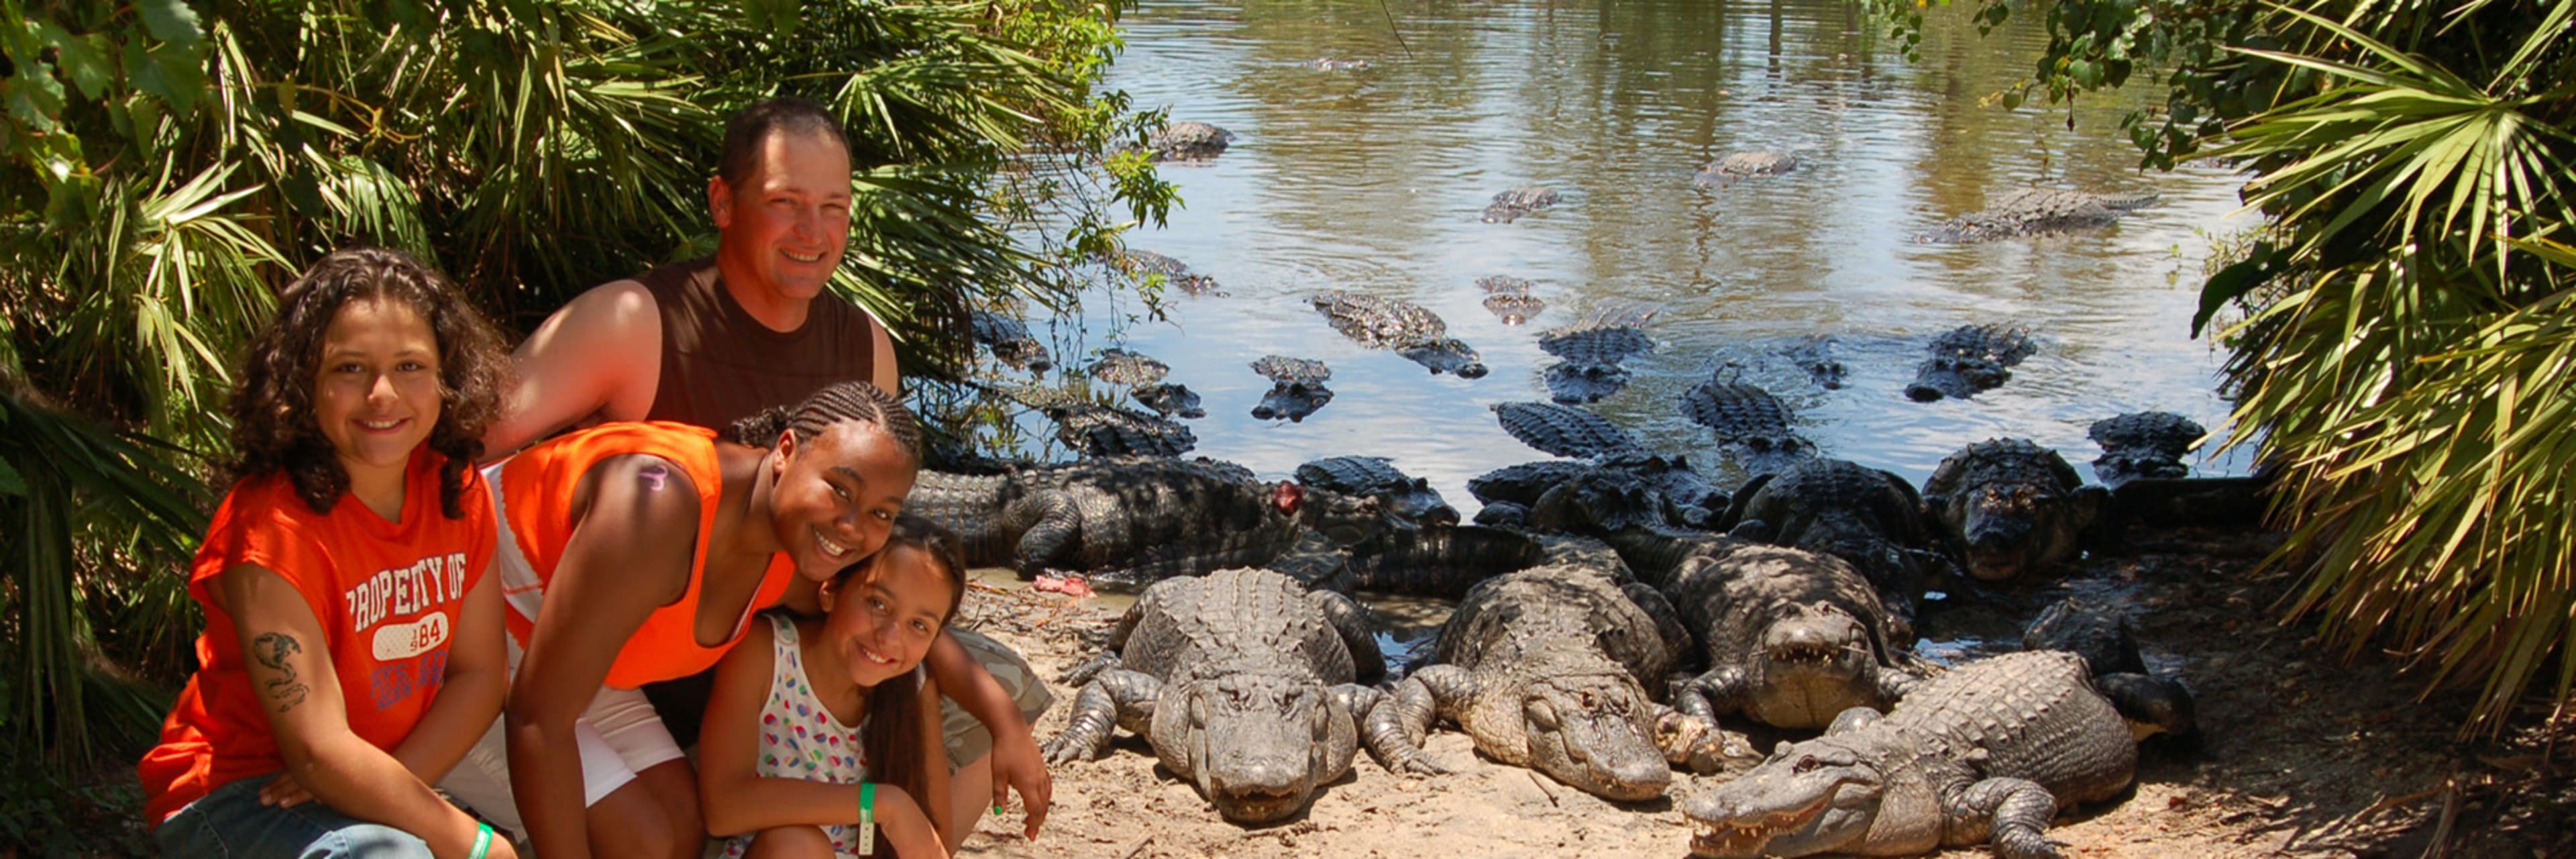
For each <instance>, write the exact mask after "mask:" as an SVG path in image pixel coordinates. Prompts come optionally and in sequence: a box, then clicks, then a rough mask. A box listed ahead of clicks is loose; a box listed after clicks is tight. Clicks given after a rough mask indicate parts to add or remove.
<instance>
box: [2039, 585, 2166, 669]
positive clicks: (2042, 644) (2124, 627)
mask: <svg viewBox="0 0 2576 859" xmlns="http://www.w3.org/2000/svg"><path fill="white" fill-rule="evenodd" d="M2021 649H2023V650H2062V651H2065V652H2068V653H2072V654H2075V655H2077V656H2081V657H2083V658H2084V664H2085V666H2086V667H2087V668H2088V669H2090V670H2091V671H2092V673H2093V674H2094V675H2096V676H2099V675H2103V674H2145V673H2147V659H2146V657H2145V656H2144V655H2143V654H2140V653H2139V652H2138V640H2137V637H2136V631H2135V630H2134V629H2133V628H2132V627H2131V625H2130V622H2129V616H2128V614H2127V613H2125V612H2121V611H2119V610H2117V609H2115V608H2113V607H2111V606H2109V605H2106V604H2103V603H2101V602H2098V601H2094V600H2085V599H2078V598H2076V597H2067V598H2065V599H2062V600H2058V601H2056V602H2053V603H2049V604H2048V607H2047V608H2044V609H2041V610H2040V612H2039V616H2038V617H2035V618H2032V619H2031V621H2030V625H2029V626H2027V627H2023V628H2022V631H2021Z"/></svg>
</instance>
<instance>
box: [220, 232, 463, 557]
mask: <svg viewBox="0 0 2576 859" xmlns="http://www.w3.org/2000/svg"><path fill="white" fill-rule="evenodd" d="M370 299H391V300H394V301H399V302H402V303H403V304H405V305H408V306H410V307H411V309H412V311H413V312H415V313H419V314H420V315H421V318H423V319H426V320H428V321H429V328H430V331H431V332H432V333H433V334H435V335H436V336H437V338H438V400H439V410H438V424H437V425H436V426H433V427H431V428H430V431H429V441H428V442H427V444H428V445H429V448H430V449H431V450H434V451H437V452H439V453H442V454H445V455H446V456H447V462H445V463H444V464H442V465H441V466H440V468H439V472H438V500H439V508H440V512H442V513H444V514H446V516H447V518H449V519H459V518H463V517H464V516H465V509H464V505H463V503H462V501H463V496H464V492H465V473H466V471H467V470H468V469H471V468H473V467H474V460H475V459H476V458H478V457H480V456H482V455H483V430H484V428H485V427H488V426H490V425H491V423H492V421H493V419H494V418H497V417H499V416H500V411H501V393H502V391H503V390H504V389H505V388H506V387H507V386H508V384H509V378H510V356H509V353H508V352H507V351H505V350H504V349H502V347H501V337H500V335H499V334H498V333H496V332H495V331H493V329H492V324H491V323H490V322H487V321H485V320H484V319H483V315H482V314H481V313H479V312H477V311H476V310H475V309H474V306H473V305H472V304H470V303H468V302H467V301H466V300H465V298H464V297H463V296H461V295H459V294H457V291H456V288H455V287H454V286H453V285H452V284H450V283H449V282H448V280H447V278H446V276H444V275H441V274H439V273H438V270H436V269H433V268H431V267H429V266H427V265H423V264H422V263H421V262H420V261H419V260H416V259H413V258H412V257H411V255H409V254H405V253H403V252H401V251H395V250H387V249H384V248H349V249H346V250H341V251H338V252H335V253H333V254H331V255H330V256H326V257H323V258H322V260H321V261H320V262H316V263H314V264H313V267H312V268H310V269H307V270H306V271H305V272H304V275H303V276H302V277H299V278H296V279H295V282H294V283H292V284H289V285H288V286H287V287H286V290H285V291H284V292H282V293H279V294H278V297H277V318H275V319H274V320H271V321H270V322H269V325H268V327H266V328H263V329H261V330H260V332H259V334H258V336H256V337H253V338H252V339H251V342H250V350H249V352H248V354H246V355H245V356H244V357H243V360H242V364H243V366H242V373H241V383H240V384H239V385H238V386H237V387H235V388H234V389H233V404H232V416H233V455H234V457H235V458H234V460H233V465H232V476H233V479H234V480H237V481H238V480H246V479H249V478H253V477H259V476H263V475H266V474H268V473H270V472H273V471H284V472H286V476H287V478H288V479H289V480H292V481H294V482H295V494H296V495H298V496H301V497H303V499H304V503H305V504H306V505H308V506H310V507H312V508H313V512H315V513H329V512H331V507H332V506H333V505H334V504H335V503H337V502H338V501H339V500H340V496H341V494H343V493H345V492H347V491H348V490H349V472H348V470H347V469H344V468H342V467H341V466H340V458H339V455H338V454H337V452H336V451H334V450H333V449H332V447H331V441H330V439H328V438H325V437H324V436H323V435H322V427H321V425H320V424H318V423H316V422H315V421H314V418H313V378H314V375H315V374H316V373H318V372H320V369H321V362H322V336H323V334H324V332H326V331H328V330H330V328H331V319H332V317H334V316H336V315H338V313H339V311H340V306H341V305H344V304H348V303H349V302H352V301H358V300H370Z"/></svg>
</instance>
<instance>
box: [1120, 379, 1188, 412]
mask: <svg viewBox="0 0 2576 859" xmlns="http://www.w3.org/2000/svg"><path fill="white" fill-rule="evenodd" d="M1127 396H1129V397H1132V398H1134V399H1135V400H1136V402H1137V403H1140V404H1142V405H1144V407H1146V408H1149V409H1153V410H1154V413H1155V414H1158V415H1162V416H1163V417H1166V418H1168V417H1171V416H1173V415H1179V416H1181V417H1185V418H1203V417H1207V409H1206V408H1205V407H1204V406H1202V405H1201V404H1200V401H1199V395H1198V392H1197V391H1193V390H1190V388H1189V386H1188V385H1182V384H1177V383H1166V382H1156V383H1154V384H1150V385H1137V386H1136V387H1134V388H1131V389H1129V390H1128V391H1127Z"/></svg>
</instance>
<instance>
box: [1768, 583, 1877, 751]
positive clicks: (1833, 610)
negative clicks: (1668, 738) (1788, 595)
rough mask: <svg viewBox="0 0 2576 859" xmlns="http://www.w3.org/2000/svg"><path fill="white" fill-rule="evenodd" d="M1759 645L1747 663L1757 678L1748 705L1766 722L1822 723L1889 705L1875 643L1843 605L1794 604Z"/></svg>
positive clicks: (1791, 723) (1772, 626) (1819, 603)
mask: <svg viewBox="0 0 2576 859" xmlns="http://www.w3.org/2000/svg"><path fill="white" fill-rule="evenodd" d="M1759 647H1760V650H1759V651H1757V652H1755V653H1752V654H1748V656H1747V658H1746V660H1745V663H1744V664H1745V668H1746V673H1747V674H1749V675H1751V676H1753V677H1755V678H1758V682H1755V683H1753V684H1751V686H1750V688H1751V692H1752V697H1751V699H1750V700H1748V701H1747V702H1746V704H1745V709H1746V710H1747V711H1750V712H1751V713H1753V714H1754V715H1755V716H1756V717H1757V718H1759V719H1761V720H1762V721H1764V722H1767V723H1770V724H1774V725H1822V724H1826V723H1828V722H1831V721H1832V720H1833V718H1834V716H1835V715H1836V714H1839V713H1841V712H1842V711H1844V710H1847V709H1850V708H1852V707H1879V706H1885V705H1886V704H1887V702H1886V701H1883V700H1880V696H1879V692H1878V689H1879V677H1878V667H1879V666H1878V645H1877V642H1876V641H1875V640H1874V639H1873V638H1872V637H1871V636H1870V632H1869V626H1868V625H1867V624H1865V623H1863V622H1862V621H1861V619H1860V618H1857V617H1854V616H1852V614H1851V613H1850V612H1849V611H1847V610H1845V609H1843V608H1842V607H1841V606H1837V605H1834V604H1833V603H1830V602H1822V601H1819V602H1815V603H1806V604H1801V603H1791V604H1789V605H1788V606H1786V607H1784V608H1783V610H1782V611H1781V612H1780V613H1779V614H1778V616H1776V617H1775V618H1774V619H1772V621H1771V624H1770V626H1769V627H1767V628H1765V629H1764V630H1763V633H1762V640H1761V643H1760V644H1759Z"/></svg>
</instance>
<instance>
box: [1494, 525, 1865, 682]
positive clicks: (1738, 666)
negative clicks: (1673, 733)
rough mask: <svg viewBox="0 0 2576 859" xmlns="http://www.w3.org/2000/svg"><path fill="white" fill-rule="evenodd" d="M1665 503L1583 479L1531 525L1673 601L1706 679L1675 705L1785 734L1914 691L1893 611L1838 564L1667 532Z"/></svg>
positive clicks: (1828, 558) (1783, 549)
mask: <svg viewBox="0 0 2576 859" xmlns="http://www.w3.org/2000/svg"><path fill="white" fill-rule="evenodd" d="M1663 503H1666V502H1665V501H1664V500H1663V499H1661V498H1660V497H1659V496H1658V495H1657V494H1656V493H1654V492H1652V491H1651V490H1641V488H1640V485H1639V484H1636V483H1634V482H1623V481H1619V480H1615V479H1602V478H1601V477H1600V476H1587V477H1584V478H1579V479H1577V480H1574V481H1572V482H1569V483H1566V484H1564V485H1562V486H1559V487H1556V488H1554V489H1550V490H1548V492H1547V493H1546V494H1545V495H1542V496H1540V498H1539V502H1538V504H1536V505H1534V506H1533V507H1532V509H1531V511H1530V521H1531V524H1532V525H1534V526H1536V527H1540V528H1547V529H1554V530H1564V531H1570V532H1574V533H1578V534H1591V535H1595V536H1598V537H1600V538H1601V539H1603V540H1605V541H1607V542H1608V543H1609V544H1610V545H1611V546H1612V547H1614V548H1616V549H1618V551H1619V557H1620V559H1621V560H1623V561H1625V562H1626V563H1627V564H1628V566H1629V568H1630V569H1633V570H1635V571H1636V572H1637V574H1638V576H1639V577H1640V578H1641V579H1643V580H1644V581H1646V582H1647V583H1648V584H1651V585H1654V586H1655V587H1656V589H1657V590H1660V591H1662V592H1663V594H1664V595H1665V596H1666V597H1667V598H1669V599H1670V600H1672V602H1673V604H1674V606H1675V607H1676V608H1678V609H1679V610H1680V613H1681V616H1682V619H1683V621H1684V622H1685V623H1686V625H1687V626H1688V627H1689V629H1690V631H1691V633H1692V634H1693V635H1694V636H1696V637H1697V638H1698V639H1699V642H1700V646H1701V648H1702V649H1703V651H1704V652H1705V654H1706V655H1707V660H1708V670H1707V671H1706V672H1705V673H1702V674H1700V675H1699V676H1697V677H1693V678H1690V679H1688V680H1684V681H1680V682H1678V683H1676V684H1675V687H1674V692H1673V697H1674V702H1673V703H1674V706H1675V707H1676V708H1678V709H1680V710H1681V711H1682V712H1684V713H1689V714H1692V715H1696V716H1701V717H1705V718H1708V719H1711V720H1714V719H1716V718H1717V717H1718V716H1720V715H1724V714H1728V713H1738V712H1740V713H1743V714H1745V715H1746V716H1748V717H1750V718H1752V719H1754V720H1756V721H1759V722H1762V723H1764V724H1768V725H1773V726H1777V727H1781V728H1815V727H1822V726H1823V725H1825V724H1826V723H1827V722H1828V721H1830V720H1831V719H1832V718H1833V717H1834V715H1835V714H1837V713H1840V712H1842V711H1843V710H1845V709H1848V708H1851V707H1855V706H1876V705H1884V704H1886V703H1888V702H1890V701H1894V700H1896V699H1897V698H1898V697H1900V696H1902V695H1903V694H1904V693H1905V690H1906V689H1907V688H1908V687H1909V686H1911V685H1912V684H1913V683H1914V681H1915V680H1916V675H1915V673H1914V670H1913V669H1912V668H1911V667H1910V663H1907V662H1900V661H1899V660H1901V659H1910V654H1905V653H1903V652H1902V651H1900V650H1898V649H1897V646H1898V644H1899V643H1900V639H1898V638H1897V637H1896V636H1895V634H1894V633H1893V631H1892V630H1891V623H1890V618H1889V616H1888V612H1887V609H1886V607H1885V604H1883V603H1881V602H1880V601H1879V598H1878V593H1877V591H1876V590H1875V589H1874V588H1872V587H1871V586H1870V583H1869V581H1868V579H1865V578H1863V577H1862V576H1861V574H1860V571H1859V570H1856V569H1853V568H1852V566H1851V565H1850V564H1848V563H1845V562H1844V561H1843V560H1842V559H1840V558H1836V557H1834V556H1832V555H1825V554H1819V553H1815V552H1809V551H1806V550H1803V549H1797V548H1791V547H1787V546H1765V545H1760V544H1754V543H1747V542H1744V541H1742V540H1737V539H1734V538H1732V537H1722V536H1718V535H1714V534H1707V533H1697V532H1690V531H1684V530H1679V529H1674V528H1669V527H1666V526H1663V525H1660V524H1658V523H1657V522H1656V519H1657V518H1658V514H1657V513H1656V512H1655V511H1654V508H1655V507H1657V506H1659V505H1661V504H1663Z"/></svg>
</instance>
